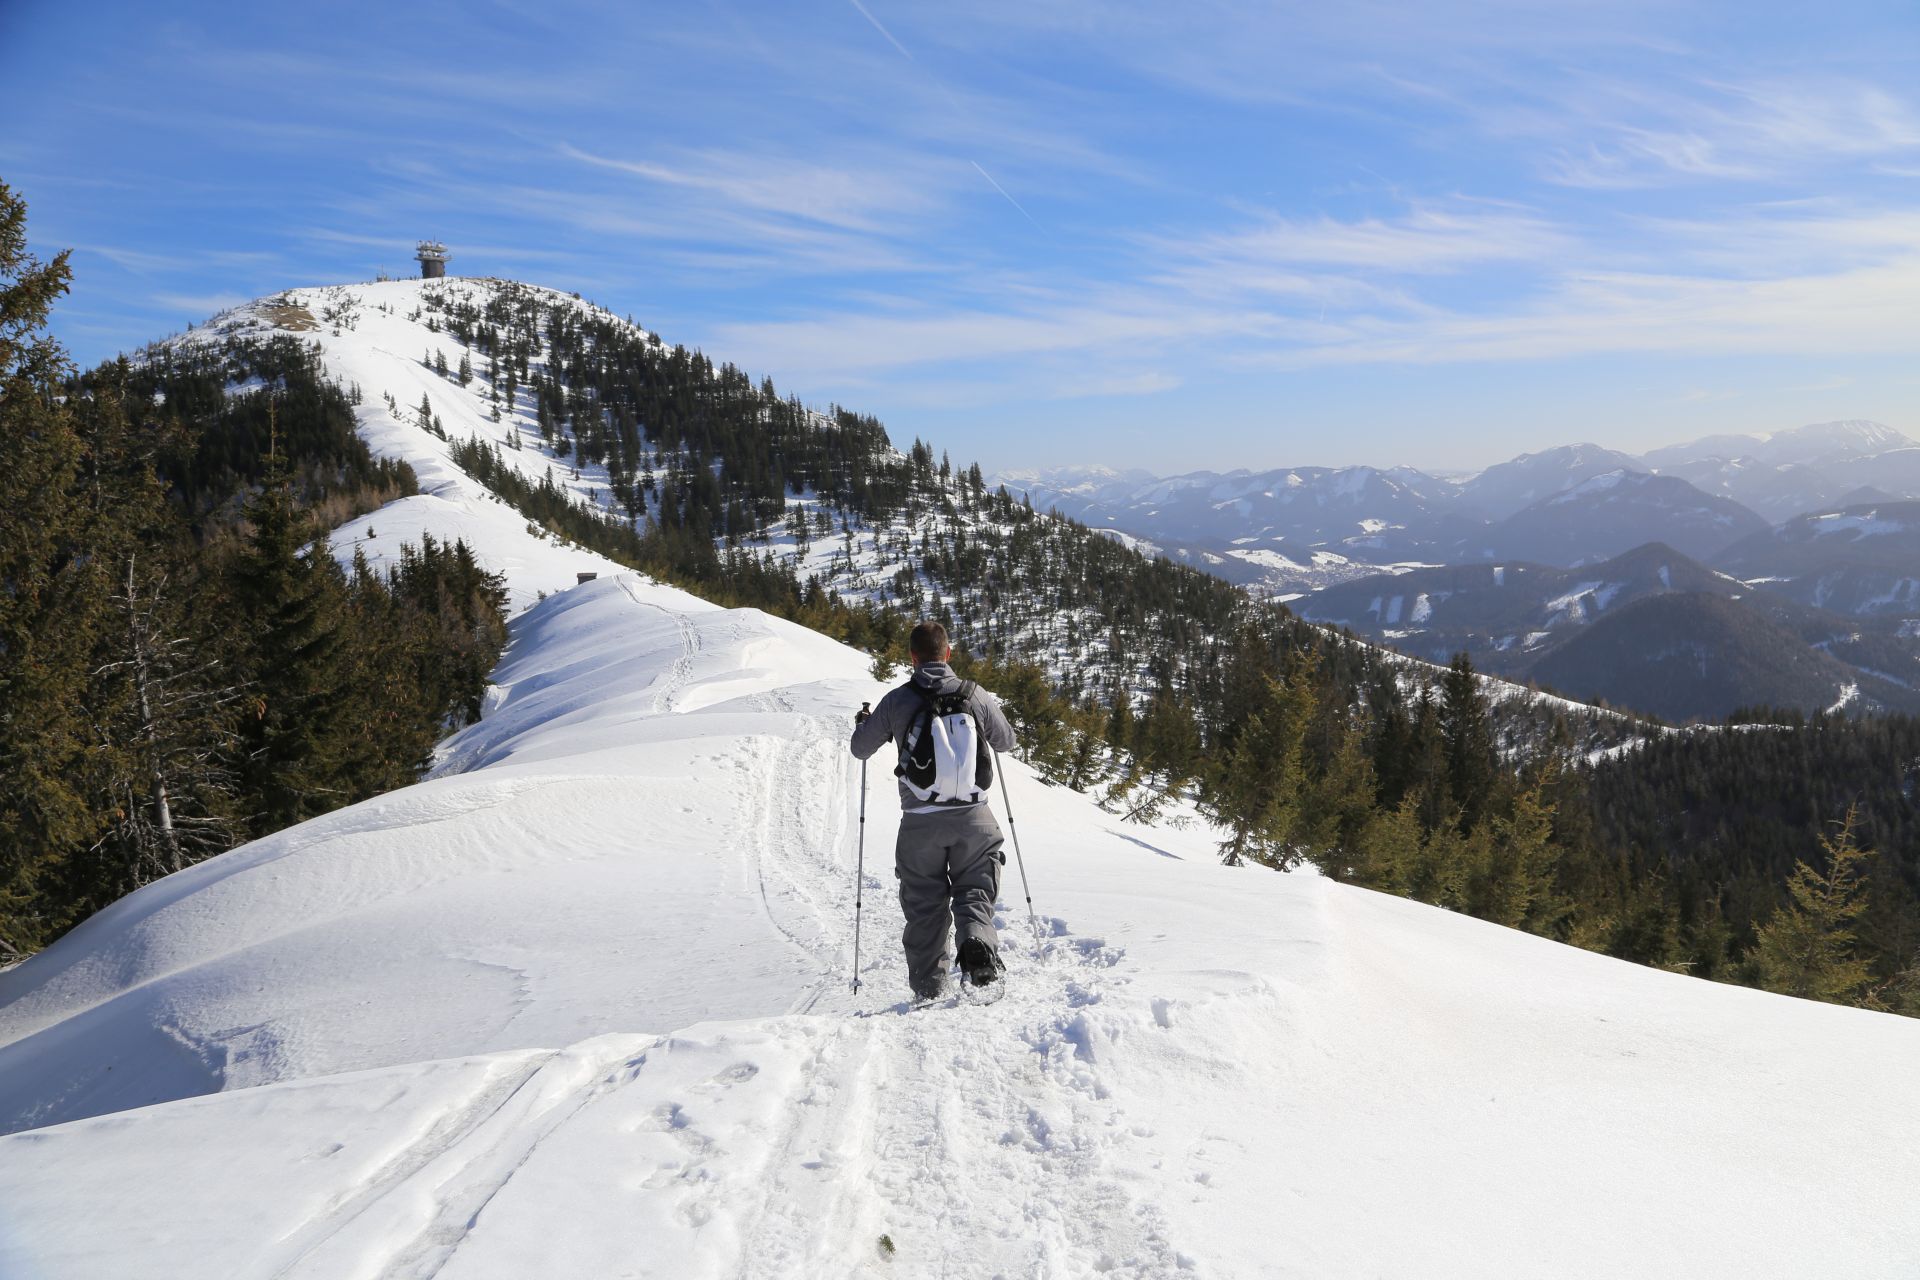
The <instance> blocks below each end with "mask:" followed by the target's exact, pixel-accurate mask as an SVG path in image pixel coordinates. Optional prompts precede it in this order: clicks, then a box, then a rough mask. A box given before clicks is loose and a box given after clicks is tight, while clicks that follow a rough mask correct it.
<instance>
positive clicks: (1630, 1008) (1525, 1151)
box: [0, 574, 1920, 1280]
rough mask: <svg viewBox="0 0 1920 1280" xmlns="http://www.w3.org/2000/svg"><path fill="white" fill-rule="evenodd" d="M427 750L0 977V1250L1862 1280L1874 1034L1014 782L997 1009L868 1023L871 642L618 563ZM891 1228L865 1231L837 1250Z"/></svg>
mask: <svg viewBox="0 0 1920 1280" xmlns="http://www.w3.org/2000/svg"><path fill="white" fill-rule="evenodd" d="M496 679H497V682H498V685H499V691H498V693H497V694H496V695H495V696H494V698H493V699H492V700H491V707H490V713H489V715H488V716H487V718H486V719H485V720H483V721H482V722H481V723H480V724H478V725H475V726H472V727H470V728H468V729H467V730H465V731H463V732H462V733H460V734H458V735H456V736H455V737H454V738H453V739H451V740H450V741H449V742H448V743H447V744H446V747H445V749H444V752H443V758H442V763H441V766H440V769H439V771H438V775H437V776H435V777H433V778H432V779H430V780H428V781H425V782H422V783H420V784H418V785H416V786H413V787H410V788H407V789H405V790H402V791H399V792H396V793H394V794H392V795H389V796H386V797H383V798H380V799H378V800H373V801H369V802H367V803H365V804H361V805H358V806H355V807H353V808H350V809H346V810H342V811H339V812H337V813H333V814H330V815H327V816H326V817H323V818H319V819H316V820H314V821H311V822H308V823H305V824H303V825H301V826H299V827H295V828H292V829H290V830H288V831H285V832H282V833H280V834H278V835H276V836H274V837H272V838H270V839H267V840H262V841H259V842H257V843H254V844H252V845H248V846H246V847H244V848H241V849H238V850H235V851H234V852H232V853H229V854H226V855H224V856H223V857H220V858H216V859H214V860H212V861H210V862H207V863H204V864H202V865H200V866H198V867H195V868H193V869H191V870H189V871H186V872H183V873H181V874H179V875H176V876H173V877H170V878H169V879H167V880H164V881H161V882H160V883H158V884H155V885H152V886H149V887H148V888H147V889H145V890H142V891H141V892H140V893H137V894H135V895H133V896H131V897H130V898H128V899H126V900H124V901H123V902H121V903H119V904H118V905H116V906H115V907H113V908H111V909H109V910H108V911H106V912H103V913H102V914H101V915H99V916H97V917H96V918H94V919H93V920H91V921H89V922H88V923H87V924H86V925H84V926H82V927H81V928H80V929H78V930H76V931H75V932H74V933H73V934H72V935H70V936H69V937H67V938H66V939H64V940H63V941H62V942H60V943H59V944H58V945H56V946H55V947H53V948H51V949H50V950H49V951H47V952H46V953H44V954H43V955H40V956H38V957H36V958H34V959H32V960H30V961H28V962H27V963H26V964H24V965H22V966H21V967H19V968H18V969H15V970H13V971H11V972H8V973H6V974H3V975H0V1117H3V1118H4V1119H3V1121H0V1124H3V1126H4V1128H6V1129H9V1130H15V1131H17V1132H14V1133H13V1135H12V1136H10V1137H5V1138H0V1274H3V1275H6V1276H9V1277H12V1276H25V1277H45V1278H48V1280H54V1278H60V1277H97V1276H104V1275H140V1276H143V1277H174V1276H178V1277H187V1276H194V1277H204V1276H222V1277H228V1276H231V1277H247V1276H261V1277H266V1276H276V1277H326V1278H327V1280H348V1278H351V1277H370V1278H371V1277H399V1276H429V1275H433V1276H443V1277H448V1278H450V1280H451V1278H454V1277H528V1276H567V1277H574V1276H580V1277H613V1276H676V1277H679V1276H767V1277H773V1276H783V1277H792V1276H831V1277H842V1276H860V1275H872V1276H878V1275H909V1276H969V1277H973V1276H1007V1277H1031V1276H1046V1277H1051V1276H1085V1275H1123V1276H1170V1275H1189V1274H1190V1275H1211V1276H1300V1277H1329V1276H1335V1277H1338V1276H1380V1275H1394V1276H1400V1275H1409V1276H1410V1275H1419V1276H1453V1275H1458V1276H1488V1275H1501V1276H1539V1275H1555V1276H1619V1275H1628V1274H1637V1275H1681V1274H1684V1275H1688V1276H1727V1277H1742V1278H1743V1280H1744V1278H1746V1277H1751V1276H1756V1275H1770V1276H1821V1275H1831V1276H1842V1275H1845V1276H1895V1275H1910V1274H1913V1272H1914V1270H1915V1268H1917V1267H1920V1228H1916V1226H1915V1225H1914V1222H1913V1219H1912V1215H1911V1212H1910V1210H1911V1198H1912V1191H1913V1188H1914V1187H1915V1186H1916V1185H1920V1116H1916V1114H1915V1112H1914V1110H1913V1108H1912V1107H1911V1106H1910V1101H1911V1088H1912V1081H1913V1079H1914V1073H1915V1070H1916V1068H1920V1024H1916V1023H1913V1022H1909V1021H1906V1020H1902V1019H1897V1018H1893V1017H1889V1016H1884V1015H1876V1014H1871V1013H1865V1012H1861V1011H1858V1010H1852V1009H1842V1008H1836V1007H1830V1006H1825V1005H1816V1004H1809V1003H1806V1002H1802V1001H1795V1000H1790V999H1785V998H1782V997H1777V996H1771V995H1766V994H1762V993H1759V992H1754V991H1748V990H1743V989H1738V988H1731V987H1723V986H1716V985H1712V984H1708V983H1705V982H1700V981H1697V980H1694V979H1689V978H1685V977H1680V976H1676V975H1673V974H1668V973H1661V972H1656V971H1653V970H1649V969H1643V968H1639V967H1636V966H1632V965H1628V964H1623V963H1619V962H1616V961H1611V960H1607V959H1605V958H1602V957H1599V956H1594V955H1590V954H1587V953H1585V952H1580V951H1576V950H1573V949H1570V948H1566V947H1561V946H1558V945H1555V944H1553V943H1550V942H1545V941H1542V940H1540V939H1538V938H1534V937H1530V936H1527V935H1524V934H1520V933H1516V932H1512V931H1509V930H1505V929H1501V928H1498V927H1496V926H1493V925H1489V924H1485V923H1482V922H1479V921H1475V920H1471V919H1468V918H1465V917H1460V916H1455V915H1451V914H1449V913H1447V912H1444V911H1440V910H1437V909H1434V908H1431V907H1426V906H1421V905H1418V904H1415V903H1411V902H1405V901H1401V900H1398V899H1394V898H1389V897H1384V896H1381V895H1378V894H1373V893H1369V892H1366V891H1364V890H1359V889H1354V888H1349V887H1345V886H1340V885H1336V884H1332V883H1330V882H1328V881H1325V880H1322V879H1320V878H1318V877H1316V876H1313V875H1310V874H1293V875H1278V874H1274V873H1272V872H1267V871H1262V870H1251V869H1246V870H1231V869H1228V868H1224V867H1221V866H1219V865H1218V864H1217V862H1216V861H1215V859H1214V856H1213V848H1212V841H1211V839H1210V837H1209V836H1208V834H1207V833H1206V832H1204V831H1202V830H1198V829H1189V830H1173V829H1166V828H1140V827H1129V826H1125V825H1123V824H1121V823H1120V822H1119V821H1118V820H1117V819H1116V818H1114V817H1112V816H1110V815H1108V814H1106V813H1103V812H1102V811H1100V810H1099V809H1097V808H1095V807H1094V806H1093V805H1092V804H1091V803H1090V802H1088V801H1087V800H1086V799H1085V798H1084V797H1081V796H1079V795H1076V794H1073V793H1070V792H1065V791H1061V790H1056V789H1049V788H1046V787H1043V786H1041V785H1040V784H1039V783H1038V782H1036V780H1035V779H1034V777H1033V776H1032V775H1031V774H1029V773H1028V772H1027V771H1026V770H1025V769H1023V768H1022V767H1020V766H1019V765H1018V764H1017V763H1014V764H1010V766H1009V769H1008V772H1009V774H1010V777H1009V778H1008V781H1009V783H1010V785H1011V793H1012V800H1013V804H1014V814H1015V816H1016V817H1017V818H1018V819H1019V831H1020V835H1021V839H1022V844H1023V846H1024V849H1025V852H1026V856H1027V863H1028V870H1029V872H1030V874H1031V877H1032V883H1033V890H1034V895H1035V901H1036V903H1037V904H1038V906H1039V908H1040V911H1041V913H1042V928H1043V931H1044V933H1045V935H1046V941H1045V944H1044V947H1043V948H1038V949H1037V948H1036V946H1035V944H1034V942H1033V941H1032V939H1031V936H1030V935H1029V934H1027V933H1026V922H1025V919H1024V909H1023V908H1020V907H1019V906H1018V904H1019V896H1018V893H1017V887H1018V878H1017V876H1015V875H1014V874H1013V870H1012V868H1009V869H1008V876H1007V883H1006V885H1005V886H1003V888H1004V893H1003V897H1004V899H1005V902H1006V907H1007V909H1006V910H1005V911H1004V912H1003V915H1004V921H1003V927H1004V937H1005V942H1006V947H1007V952H1008V956H1009V970H1010V972H1009V975H1008V977H1009V991H1008V994H1007V996H1006V997H1005V998H1004V999H1002V1000H1000V1001H999V1002H998V1003H995V1004H991V1005H974V1004H969V1003H963V1002H958V1001H952V1002H949V1004H948V1005H947V1006H945V1007H935V1008H932V1009H927V1010H922V1011H909V1010H908V1009H907V1007H906V1006H905V1005H904V1004H903V1003H902V997H903V996H904V993H905V987H904V972H903V968H902V965H901V962H900V957H899V955H898V950H897V943H896V942H895V934H896V929H897V924H898V919H897V907H896V906H895V905H894V903H893V900H892V892H891V876H890V874H889V853H890V850H891V845H892V840H893V835H894V830H895V825H896V823H897V809H896V804H895V801H894V798H893V795H892V787H891V779H890V777H889V776H888V775H887V771H886V770H885V768H884V767H882V768H877V769H874V770H873V775H874V776H873V777H871V778H870V780H869V791H868V799H869V805H868V822H867V827H868V833H867V841H866V843H867V861H866V877H865V881H864V897H865V927H864V931H863V934H862V975H863V977H864V979H865V982H866V985H865V987H864V989H863V990H862V991H861V992H860V993H859V994H857V995H856V994H854V993H853V992H851V991H850V990H849V982H848V979H849V976H850V972H851V961H852V925H853V895H854V886H855V878H856V877H855V858H856V847H857V842H858V839H859V829H860V824H859V821H858V816H857V815H858V813H859V803H860V772H859V769H858V766H857V765H856V764H855V763H854V762H853V761H852V760H851V759H850V757H848V756H847V755H846V753H845V749H844V739H845V734H846V731H847V729H848V727H849V716H848V713H849V711H850V710H851V709H852V708H854V707H857V706H858V705H859V703H860V702H861V701H862V700H870V699H875V698H877V697H878V695H879V694H880V692H881V690H882V688H883V686H882V685H880V684H877V683H876V682H875V681H874V680H873V678H872V676H871V674H870V673H869V671H868V662H867V659H866V658H865V657H864V656H863V655H860V654H858V653H855V652H853V651H851V650H848V649H844V648H842V647H840V646H838V645H836V644H833V643H831V642H829V641H826V640H824V639H822V638H820V637H819V636H816V635H814V634H812V633H810V632H807V631H804V630H802V629H800V628H798V627H795V626H792V625H790V624H787V623H784V622H781V621H779V620H776V619H771V618H768V617H766V616H765V615H761V614H758V613H755V612H752V611H729V610H722V609H719V608H716V607H713V606H711V605H707V604H705V603H703V602H701V601H698V600H696V599H693V598H692V597H689V596H687V595H684V594H682V593H680V592H677V591H673V590H670V589H666V588H663V587H660V586H658V585H654V584H651V583H649V582H647V581H645V580H644V579H641V578H640V577H638V576H636V575H631V574H626V575H621V576H619V577H616V578H606V579H602V580H599V581H596V582H592V583H588V584H586V585H583V586H580V587H578V588H575V589H572V590H568V591H564V592H561V593H559V594H556V595H554V596H552V597H551V598H549V599H547V600H546V601H544V602H542V603H540V604H538V605H536V606H535V607H534V608H533V609H531V610H530V611H529V612H527V613H526V614H524V615H523V616H522V617H521V618H519V619H518V620H517V621H516V623H515V626H514V639H513V645H512V648H511V649H510V650H509V653H508V656H507V658H506V660H505V661H504V662H503V664H502V666H501V668H500V670H499V672H498V673H497V676H496ZM882 1236H885V1237H886V1238H887V1239H888V1240H889V1241H891V1243H892V1245H893V1248H894V1250H895V1252H894V1253H893V1254H892V1255H891V1257H889V1255H888V1254H887V1253H886V1251H885V1249H884V1248H883V1246H882V1245H881V1244H880V1240H881V1237H882Z"/></svg>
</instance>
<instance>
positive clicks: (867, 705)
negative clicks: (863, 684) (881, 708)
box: [853, 702, 873, 724]
mask: <svg viewBox="0 0 1920 1280" xmlns="http://www.w3.org/2000/svg"><path fill="white" fill-rule="evenodd" d="M872 714H873V704H872V703H871V702H863V703H861V704H860V709H859V710H858V711H856V712H854V713H853V722H854V723H855V724H860V723H862V722H863V721H865V720H866V718H867V717H868V716H870V715H872Z"/></svg>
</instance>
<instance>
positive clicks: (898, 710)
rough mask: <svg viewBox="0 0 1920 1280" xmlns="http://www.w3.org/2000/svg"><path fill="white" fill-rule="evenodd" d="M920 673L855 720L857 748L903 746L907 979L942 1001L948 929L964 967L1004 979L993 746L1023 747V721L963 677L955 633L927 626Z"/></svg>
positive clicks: (911, 640)
mask: <svg viewBox="0 0 1920 1280" xmlns="http://www.w3.org/2000/svg"><path fill="white" fill-rule="evenodd" d="M907 649H908V652H909V653H910V654H911V655H912V656H913V678H912V679H910V680H908V681H907V682H906V683H905V684H903V685H901V686H900V687H899V688H897V689H893V690H890V691H889V692H888V693H887V696H886V697H884V698H882V699H880V705H879V706H878V707H875V708H874V709H873V711H871V712H868V711H867V710H865V709H864V708H862V709H861V711H860V713H859V714H858V715H856V716H855V717H854V726H853V741H852V744H851V745H852V748H853V754H854V755H855V756H856V757H858V758H859V759H861V760H865V759H866V758H867V757H868V756H871V755H872V754H873V753H874V752H876V751H878V750H879V749H880V746H881V744H882V743H886V742H892V743H893V744H894V746H895V747H897V748H898V749H899V752H900V764H899V766H898V767H897V768H895V769H894V773H895V774H896V775H897V776H898V777H899V779H900V810H901V812H900V839H899V841H898V843H896V844H895V845H894V850H893V869H894V874H895V875H897V876H899V877H900V909H901V910H902V911H904V912H905V913H906V917H907V927H906V928H905V929H904V930H903V931H902V932H901V935H900V940H901V942H902V943H904V944H905V946H906V950H907V981H908V983H910V984H911V985H912V987H913V994H914V995H915V996H916V997H918V998H919V999H922V1000H932V999H934V998H936V997H938V996H940V995H941V994H942V993H944V991H945V990H946V985H947V931H948V926H949V924H951V925H953V926H955V927H956V928H957V931H958V933H959V941H960V969H961V972H962V973H964V974H965V975H966V979H967V981H968V982H970V983H972V984H973V985H974V986H977V987H979V986H985V985H986V984H988V983H990V982H992V981H993V980H994V979H995V978H997V977H999V976H1000V972H1001V964H1000V938H999V935H998V934H996V933H995V932H994V929H993V904H994V902H995V900H996V899H998V898H999V896H1000V868H1001V867H1002V866H1004V865H1005V864H1006V861H1007V858H1006V854H1004V853H1002V852H1001V843H1002V841H1001V836H1000V824H999V823H997V822H995V821H994V820H993V810H991V809H989V808H988V807H987V788H988V787H989V786H991V785H992V782H993V754H992V753H993V752H994V751H1011V750H1012V749H1013V726H1011V725H1009V724H1008V723H1007V717H1006V715H1005V714H1004V713H1002V712H1001V710H1000V703H999V701H998V700H997V699H995V698H994V696H993V695H992V694H990V693H988V692H987V691H986V690H984V689H982V688H980V686H978V685H976V684H974V683H973V681H971V680H964V681H963V680H961V679H960V678H959V677H957V676H955V675H954V674H953V669H952V668H951V667H949V666H948V665H947V660H948V659H949V658H950V657H952V656H953V650H952V649H951V648H950V647H948V644H947V629H946V628H945V627H943V626H941V625H940V624H939V623H937V622H922V623H921V624H920V625H918V626H916V627H915V628H914V629H913V634H912V635H911V636H910V637H908V640H907Z"/></svg>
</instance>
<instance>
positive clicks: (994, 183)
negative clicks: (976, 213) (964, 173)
mask: <svg viewBox="0 0 1920 1280" xmlns="http://www.w3.org/2000/svg"><path fill="white" fill-rule="evenodd" d="M847 3H848V4H850V5H852V6H853V7H854V8H855V9H857V10H859V12H860V16H861V17H863V18H865V19H866V20H867V21H868V22H869V23H871V24H872V25H873V29H874V30H875V31H878V32H879V33H880V34H881V35H883V36H885V37H886V38H887V43H888V44H890V45H892V46H893V47H894V48H895V49H898V50H899V51H900V56H901V57H903V58H905V59H906V60H907V61H908V62H911V63H913V64H914V65H915V66H919V65H920V60H919V59H918V58H916V57H914V56H913V53H912V52H911V51H910V50H909V49H908V48H907V46H905V45H903V44H901V43H900V42H899V41H898V40H896V39H895V38H894V35H893V32H891V31H889V30H887V29H886V27H885V26H884V25H882V23H881V21H880V19H878V18H876V17H874V16H873V13H872V12H871V11H870V10H869V9H868V8H867V6H866V5H864V4H862V3H860V0H847ZM930 79H932V81H933V84H934V86H935V87H936V88H938V89H939V90H940V92H942V93H944V94H945V95H946V96H947V101H948V102H949V103H950V104H951V105H952V106H953V109H954V111H955V113H958V112H959V110H960V103H959V100H958V99H956V98H955V97H954V96H953V90H951V89H949V88H947V86H946V85H945V84H944V83H942V82H941V81H940V80H939V79H938V78H937V77H930ZM967 163H968V164H970V165H972V166H973V169H974V172H975V173H978V174H979V175H980V176H981V177H983V178H985V179H986V180H987V183H988V185H990V186H991V187H992V188H993V189H994V190H995V191H998V192H999V193H1000V196H1001V198H1002V199H1004V200H1005V201H1006V202H1007V203H1008V204H1010V205H1012V206H1013V207H1014V208H1016V209H1018V210H1019V211H1020V216H1021V217H1023V218H1025V219H1026V220H1027V221H1028V222H1030V223H1032V224H1033V229H1034V230H1035V231H1038V232H1040V233H1041V234H1043V235H1044V234H1045V233H1046V228H1044V227H1042V226H1041V225H1040V224H1039V223H1038V222H1035V221H1034V217H1033V215H1032V214H1030V213H1028V212H1027V209H1026V206H1025V205H1023V204H1021V203H1020V202H1019V201H1018V200H1015V199H1014V198H1013V197H1012V196H1011V195H1008V194H1007V189H1006V188H1005V187H1003V186H1001V185H1000V183H999V181H998V180H996V179H995V178H994V176H993V175H992V174H990V173H988V172H987V171H986V169H985V168H983V167H982V166H981V164H980V162H979V161H978V160H968V161H967Z"/></svg>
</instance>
